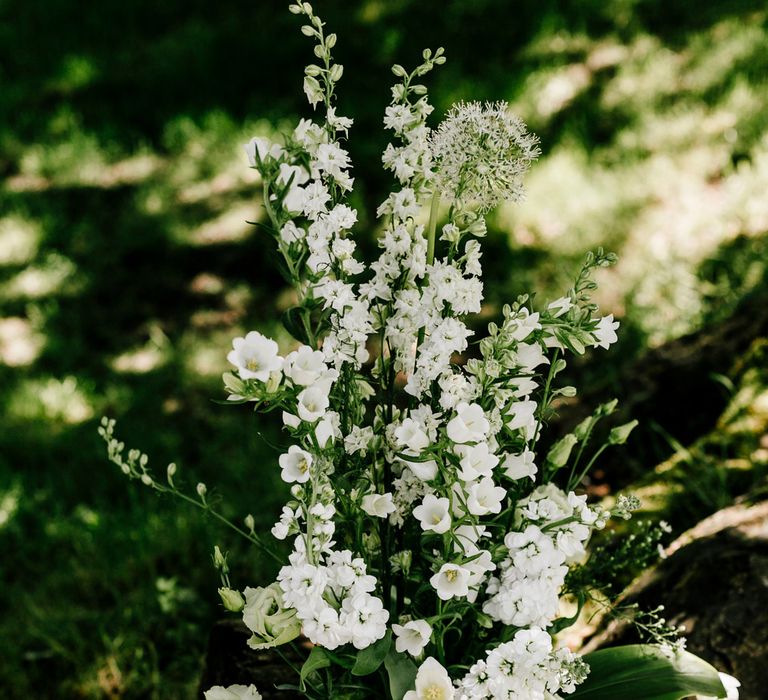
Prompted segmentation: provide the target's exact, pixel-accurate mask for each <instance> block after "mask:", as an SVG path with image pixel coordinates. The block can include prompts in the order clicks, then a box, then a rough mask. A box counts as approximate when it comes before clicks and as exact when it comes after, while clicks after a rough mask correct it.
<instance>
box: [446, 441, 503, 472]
mask: <svg viewBox="0 0 768 700" xmlns="http://www.w3.org/2000/svg"><path fill="white" fill-rule="evenodd" d="M454 452H455V453H456V454H457V455H458V456H459V457H461V462H460V465H461V469H460V471H459V478H460V479H461V480H462V481H475V480H476V479H479V478H480V477H485V476H491V474H492V473H493V468H494V467H495V466H496V465H497V464H498V463H499V458H498V457H497V456H496V455H495V454H493V452H491V450H490V448H489V447H488V443H487V442H479V443H477V445H456V447H455V448H454Z"/></svg>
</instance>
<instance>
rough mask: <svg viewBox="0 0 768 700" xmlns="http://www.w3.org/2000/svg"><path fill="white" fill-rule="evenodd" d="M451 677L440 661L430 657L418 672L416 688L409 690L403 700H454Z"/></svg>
mask: <svg viewBox="0 0 768 700" xmlns="http://www.w3.org/2000/svg"><path fill="white" fill-rule="evenodd" d="M453 696H454V690H453V684H452V683H451V679H450V677H449V676H448V671H446V670H445V669H444V668H443V667H442V665H441V664H440V662H439V661H437V660H436V659H434V658H432V657H431V656H430V657H428V658H427V659H426V660H425V661H424V663H423V664H421V666H419V671H418V673H417V674H416V690H409V691H408V692H407V693H406V694H405V696H404V697H403V700H453Z"/></svg>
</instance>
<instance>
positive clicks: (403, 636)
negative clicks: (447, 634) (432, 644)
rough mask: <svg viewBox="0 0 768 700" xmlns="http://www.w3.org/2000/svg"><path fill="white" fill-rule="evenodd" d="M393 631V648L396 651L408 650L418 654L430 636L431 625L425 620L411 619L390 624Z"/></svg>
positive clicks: (415, 654) (427, 642) (411, 653)
mask: <svg viewBox="0 0 768 700" xmlns="http://www.w3.org/2000/svg"><path fill="white" fill-rule="evenodd" d="M392 631H393V632H394V633H395V649H396V650H397V651H398V653H400V654H402V653H403V652H408V653H409V654H410V655H411V656H420V655H421V652H423V651H424V647H425V646H427V644H429V640H430V638H431V637H432V627H431V626H430V624H429V623H428V622H427V621H426V620H411V621H410V622H406V623H405V624H404V625H392Z"/></svg>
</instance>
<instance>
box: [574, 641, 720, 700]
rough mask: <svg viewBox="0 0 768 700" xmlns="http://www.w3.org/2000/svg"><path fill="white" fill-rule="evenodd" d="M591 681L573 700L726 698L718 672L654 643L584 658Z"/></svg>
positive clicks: (600, 652)
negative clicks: (699, 696)
mask: <svg viewBox="0 0 768 700" xmlns="http://www.w3.org/2000/svg"><path fill="white" fill-rule="evenodd" d="M584 661H586V662H587V663H588V664H589V667H590V671H589V676H587V680H586V681H584V683H582V684H581V685H579V686H578V687H577V688H576V692H575V693H573V694H571V695H569V696H568V699H569V700H680V699H681V698H687V697H690V696H691V695H709V696H711V697H717V698H724V697H725V696H726V691H725V688H724V687H723V684H722V682H721V681H720V676H719V675H718V673H717V671H716V670H715V669H714V668H713V667H712V666H710V665H709V664H708V663H707V662H706V661H704V660H703V659H700V658H699V657H698V656H694V655H693V654H691V653H689V652H687V651H677V652H670V653H669V654H667V653H665V652H663V651H662V650H661V649H660V648H659V647H657V646H653V645H650V644H632V645H629V646H623V647H613V648H611V649H600V650H599V651H595V652H592V653H591V654H587V655H586V656H584Z"/></svg>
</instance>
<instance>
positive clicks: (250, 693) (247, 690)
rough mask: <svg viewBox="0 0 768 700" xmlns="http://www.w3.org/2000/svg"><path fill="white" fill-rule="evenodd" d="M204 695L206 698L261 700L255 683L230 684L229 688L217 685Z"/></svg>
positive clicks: (212, 699) (214, 699) (213, 699)
mask: <svg viewBox="0 0 768 700" xmlns="http://www.w3.org/2000/svg"><path fill="white" fill-rule="evenodd" d="M203 695H204V696H205V700H261V694H260V693H259V691H258V690H256V686H255V685H230V686H229V687H227V688H224V687H223V686H220V685H215V686H213V688H211V689H210V690H206V691H205V692H204V693H203Z"/></svg>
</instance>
